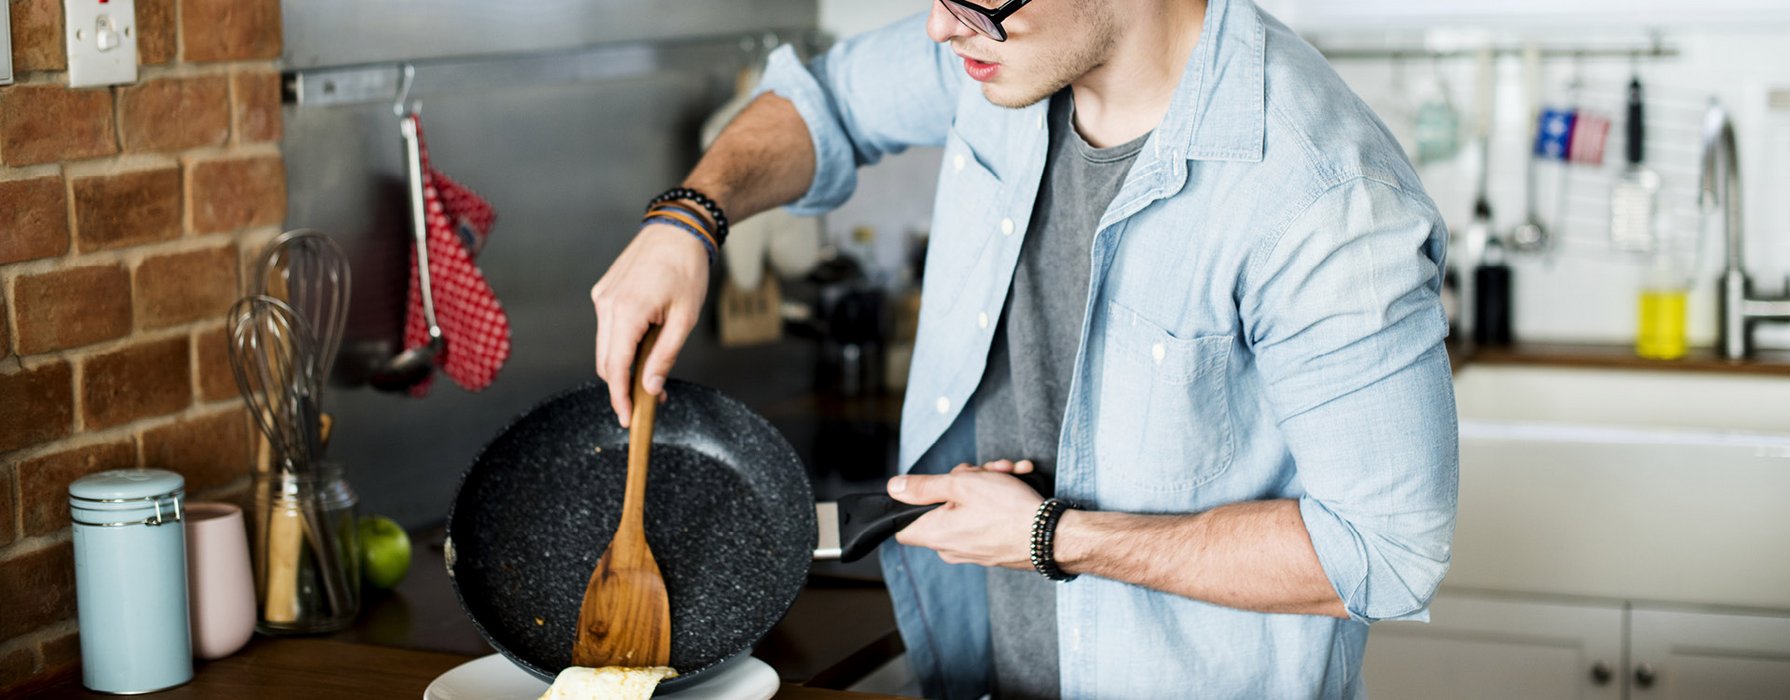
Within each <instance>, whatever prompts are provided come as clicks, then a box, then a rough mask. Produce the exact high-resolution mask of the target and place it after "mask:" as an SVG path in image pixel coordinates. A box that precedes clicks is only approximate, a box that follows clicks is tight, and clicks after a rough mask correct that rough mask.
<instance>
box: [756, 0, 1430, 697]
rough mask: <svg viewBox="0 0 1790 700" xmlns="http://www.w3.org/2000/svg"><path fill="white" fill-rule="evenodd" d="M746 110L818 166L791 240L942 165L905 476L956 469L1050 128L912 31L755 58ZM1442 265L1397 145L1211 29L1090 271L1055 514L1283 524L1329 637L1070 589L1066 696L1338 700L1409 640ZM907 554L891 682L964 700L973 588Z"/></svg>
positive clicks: (1231, 10) (1279, 56) (1256, 24)
mask: <svg viewBox="0 0 1790 700" xmlns="http://www.w3.org/2000/svg"><path fill="white" fill-rule="evenodd" d="M763 89H765V90H769V91H774V92H775V93H777V94H779V95H781V96H783V97H786V98H788V99H789V100H791V101H792V102H793V103H794V104H795V106H796V108H797V109H798V110H799V111H800V113H801V115H802V118H803V119H804V120H805V121H806V123H807V125H808V128H809V131H810V132H811V134H812V136H813V142H814V148H815V152H816V153H817V156H818V159H817V163H816V172H815V177H814V182H813V185H812V187H811V188H810V189H809V190H808V192H807V193H806V194H805V195H804V196H803V197H802V198H801V199H800V200H799V201H797V202H796V203H794V204H793V205H792V207H793V209H795V210H796V211H798V212H800V213H817V212H822V211H826V210H828V209H830V208H832V207H835V206H837V205H839V204H840V203H842V202H843V201H845V199H846V198H847V197H848V196H850V195H851V194H852V193H853V191H854V189H855V171H856V169H857V168H858V167H860V166H863V165H866V164H869V163H874V162H876V161H877V160H878V159H879V158H881V157H882V156H883V155H885V154H889V153H894V152H898V151H900V150H902V149H904V148H907V147H909V146H918V145H926V146H943V148H944V159H943V165H942V170H941V174H940V181H939V190H938V195H937V198H936V200H935V202H934V207H935V208H934V212H933V225H932V237H931V242H930V244H929V245H930V248H929V250H928V252H927V261H926V274H925V284H924V288H923V290H922V302H921V312H920V331H919V338H918V341H917V344H916V346H915V349H914V359H913V369H912V373H911V375H910V376H909V379H908V390H907V397H906V402H905V404H904V407H903V412H902V418H901V445H900V460H901V467H902V468H903V469H914V468H919V469H922V470H938V469H943V468H948V467H949V466H950V465H952V464H955V463H957V462H959V461H968V460H967V459H966V458H965V457H966V455H973V447H974V443H973V440H964V439H962V433H963V432H964V430H965V428H964V426H963V423H964V422H965V421H959V420H958V418H959V416H960V414H962V413H963V411H964V403H965V402H966V401H967V400H968V399H969V398H970V396H971V395H972V394H973V393H974V392H975V390H976V386H977V384H978V383H979V382H980V381H981V378H982V372H983V368H984V365H985V363H986V360H987V357H988V349H989V344H990V339H991V338H992V336H993V333H994V330H995V328H994V327H993V324H992V323H991V322H990V321H991V319H999V318H1000V316H1001V305H1002V304H1003V303H1004V301H1005V300H1006V298H1007V288H1008V284H1009V283H1010V282H1011V280H1012V278H1013V270H1014V266H1015V263H1016V261H1017V259H1018V257H1019V252H1020V241H1021V239H1022V238H1023V237H1024V236H1025V235H1026V231H1027V227H1028V225H1029V223H1030V221H1029V219H1030V217H1031V215H1032V209H1033V201H1034V198H1035V196H1036V195H1037V190H1038V186H1039V182H1040V180H1041V174H1042V171H1043V168H1044V159H1045V147H1046V143H1047V134H1046V133H1045V112H1046V110H1047V108H1048V104H1047V102H1041V103H1039V104H1035V105H1032V106H1030V107H1026V108H1023V109H1017V110H1014V109H1006V108H1002V107H998V106H995V105H993V104H991V103H989V102H988V101H987V100H986V99H984V98H983V96H982V93H981V91H980V90H979V88H978V85H977V83H975V82H974V81H971V80H970V79H969V78H968V77H967V76H965V75H964V73H963V70H962V68H961V62H960V61H959V60H958V59H957V58H956V56H955V55H953V54H952V52H951V51H950V49H949V48H948V47H946V46H941V45H938V44H935V43H933V42H932V41H931V40H929V39H928V38H927V36H926V34H925V31H924V27H923V18H920V17H915V18H912V19H909V20H906V21H902V22H900V23H897V24H895V25H892V26H889V27H887V28H884V29H881V30H877V31H873V32H869V33H867V34H864V35H860V36H857V37H853V38H851V39H848V40H846V41H844V42H841V43H840V44H839V45H837V46H835V47H833V48H832V49H831V50H830V51H828V52H827V53H826V54H825V55H823V56H821V57H819V58H818V59H816V60H814V61H813V62H811V63H809V64H807V65H803V64H802V63H801V62H799V61H798V60H796V58H795V57H794V55H793V54H792V53H790V52H788V51H787V50H785V51H782V52H779V53H778V54H777V55H775V56H774V57H773V60H772V62H771V66H770V68H769V70H768V71H767V73H766V77H765V84H764V86H763ZM1446 238H1447V232H1446V230H1445V229H1444V227H1443V223H1442V217H1441V215H1440V214H1438V213H1437V211H1436V208H1435V205H1434V203H1433V202H1431V201H1430V199H1429V197H1428V196H1427V195H1425V194H1424V192H1423V188H1422V187H1421V186H1420V185H1419V183H1418V180H1417V176H1416V174H1415V173H1414V172H1413V171H1412V169H1411V167H1410V165H1409V163H1408V162H1407V161H1406V159H1405V157H1404V154H1403V151H1402V150H1401V149H1400V148H1399V146H1398V144H1397V142H1396V141H1395V140H1394V138H1393V137H1392V135H1391V134H1390V133H1389V132H1388V131H1387V130H1386V128H1385V127H1384V125H1382V124H1381V123H1380V121H1379V120H1378V119H1377V118H1376V117H1375V116H1374V114H1373V113H1372V111H1371V110H1369V109H1368V107H1367V105H1365V104H1363V103H1362V102H1361V100H1360V99H1359V98H1357V97H1356V96H1355V95H1354V94H1353V93H1352V92H1350V90H1349V89H1348V87H1347V86H1345V85H1344V83H1343V81H1342V80H1341V79H1340V78H1339V77H1338V76H1337V75H1336V74H1335V72H1334V71H1332V70H1331V68H1330V67H1329V65H1328V64H1326V63H1325V61H1324V59H1323V57H1322V56H1320V55H1319V54H1318V52H1317V51H1315V50H1314V49H1313V48H1312V47H1311V46H1310V45H1309V44H1307V43H1305V42H1304V41H1303V40H1301V39H1300V38H1299V37H1298V36H1297V35H1295V34H1294V33H1293V32H1292V31H1291V30H1289V29H1288V28H1287V27H1286V26H1285V25H1282V24H1280V23H1279V22H1278V21H1276V20H1274V19H1273V18H1271V17H1269V16H1267V15H1266V14H1264V13H1262V12H1261V11H1260V10H1258V9H1257V8H1256V7H1255V6H1254V5H1253V4H1251V3H1250V2H1249V1H1248V0H1211V2H1210V6H1209V8H1208V11H1207V16H1206V22H1205V24H1204V27H1203V29H1202V30H1201V35H1200V38H1199V43H1198V45H1197V47H1196V48H1195V49H1194V52H1193V55H1192V57H1191V58H1190V59H1189V61H1188V63H1187V66H1186V70H1185V73H1184V75H1183V77H1182V79H1181V82H1180V85H1179V86H1178V87H1177V88H1176V92H1175V95H1174V98H1173V101H1172V103H1171V106H1170V107H1169V110H1168V113H1167V115H1166V116H1165V117H1164V119H1163V121H1162V123H1161V124H1160V125H1159V126H1158V127H1157V129H1156V130H1155V132H1154V133H1153V134H1152V135H1151V136H1150V138H1149V140H1148V141H1147V143H1146V144H1145V145H1144V148H1143V151H1142V152H1141V153H1140V154H1139V155H1138V159H1137V161H1136V163H1135V164H1134V165H1133V166H1132V168H1131V172H1130V174H1129V176H1128V177H1127V179H1126V182H1125V184H1124V185H1123V187H1122V188H1121V189H1120V191H1119V194H1118V196H1117V197H1115V198H1114V199H1113V202H1112V204H1111V205H1110V206H1109V207H1108V209H1107V211H1106V213H1105V215H1104V216H1103V217H1102V219H1101V222H1100V229H1099V231H1098V232H1097V234H1096V236H1095V238H1094V244H1093V247H1092V249H1091V250H1090V251H1089V255H1090V256H1091V268H1092V273H1091V280H1090V288H1089V293H1088V301H1087V308H1086V312H1085V314H1084V319H1083V322H1082V337H1081V344H1080V349H1079V351H1078V355H1077V359H1076V368H1075V373H1074V378H1073V381H1072V384H1071V389H1070V399H1069V405H1068V406H1067V409H1066V412H1065V417H1064V423H1063V431H1062V436H1061V438H1060V443H1059V449H1058V454H1059V457H1058V465H1057V495H1058V496H1060V497H1063V498H1067V499H1070V500H1072V501H1075V502H1077V503H1079V504H1081V505H1083V506H1085V507H1087V508H1090V509H1095V510H1104V511H1122V512H1131V513H1197V512H1201V511H1205V510H1209V509H1211V508H1215V507H1217V506H1221V505H1224V504H1228V503H1235V502H1239V501H1252V500H1263V499H1296V500H1297V501H1298V502H1299V510H1300V514H1301V515H1302V516H1303V518H1304V524H1305V527H1306V529H1307V531H1308V532H1309V533H1310V535H1311V541H1312V544H1313V546H1314V547H1315V549H1316V551H1317V555H1318V560H1319V561H1320V563H1321V564H1322V566H1323V569H1324V572H1325V574H1326V575H1327V576H1328V577H1329V579H1330V583H1331V584H1332V585H1333V586H1334V587H1335V590H1336V594H1337V596H1338V597H1339V598H1340V599H1341V600H1342V601H1343V603H1344V605H1345V606H1346V607H1347V609H1348V612H1349V615H1350V619H1347V620H1344V619H1336V618H1330V617H1319V616H1309V615H1271V614H1263V613H1257V612H1246V611H1241V610H1234V609H1230V608H1224V607H1220V606H1217V605H1213V604H1210V603H1205V602H1201V601H1197V600H1192V599H1189V598H1184V597H1179V596H1175V595H1170V594H1166V593H1160V592H1155V591H1151V590H1147V589H1144V588H1141V587H1139V586H1135V585H1131V584H1126V583H1120V582H1117V581H1112V580H1107V579H1102V578H1097V577H1091V576H1083V577H1081V578H1079V579H1076V580H1075V581H1072V582H1069V583H1066V584H1063V585H1062V586H1061V588H1060V589H1059V594H1058V596H1057V609H1056V615H1057V619H1058V649H1059V654H1060V657H1059V665H1060V667H1061V672H1062V690H1063V694H1064V696H1066V697H1075V698H1093V697H1100V698H1127V699H1136V698H1180V697H1253V698H1292V697H1323V698H1344V697H1357V696H1360V695H1361V694H1362V688H1361V673H1360V670H1361V662H1362V653H1363V649H1364V647H1365V645H1366V641H1367V630H1368V623H1371V622H1374V621H1376V620H1384V619H1397V618H1408V619H1427V605H1428V602H1429V599H1430V596H1431V595H1432V594H1433V593H1434V591H1435V589H1436V586H1437V584H1438V583H1439V582H1440V581H1441V579H1442V575H1443V574H1444V572H1446V571H1447V569H1448V561H1449V541H1450V539H1451V537H1452V535H1453V530H1454V516H1455V505H1456V485H1457V474H1458V450H1457V445H1456V426H1455V414H1454V398H1453V394H1452V382H1451V379H1450V373H1449V364H1448V356H1447V353H1446V351H1445V350H1444V347H1443V343H1442V341H1443V338H1444V336H1445V335H1446V333H1447V322H1446V319H1445V317H1444V315H1443V312H1442V307H1441V304H1440V300H1439V298H1440V297H1439V295H1440V290H1441V286H1442V264H1443V249H1444V242H1445V240H1446ZM953 433H954V434H955V435H956V437H955V438H953V437H952V434H953ZM1025 456H1026V455H1013V458H1015V459H1019V458H1024V457H1025ZM929 554H930V553H929V552H925V551H923V550H921V551H914V550H911V549H909V548H905V547H900V546H891V547H886V548H885V552H884V555H883V560H884V564H885V573H886V574H887V576H888V578H889V581H890V589H891V593H892V595H893V596H894V598H895V600H896V604H897V608H898V611H899V614H900V617H901V626H902V632H903V636H904V637H905V638H906V640H907V643H908V647H909V649H910V658H911V659H912V660H913V661H914V665H915V668H916V670H917V671H918V672H919V673H920V674H921V676H922V678H923V680H924V681H925V684H926V688H927V690H928V692H929V694H933V695H941V696H949V697H975V696H977V695H979V694H980V693H981V692H984V691H983V690H982V689H981V688H980V687H979V686H978V684H981V683H985V682H986V675H985V674H986V658H987V650H986V647H987V634H988V632H987V629H986V625H987V623H986V619H985V617H986V607H985V605H986V604H985V601H984V600H983V598H982V597H983V596H984V593H983V590H982V588H981V583H980V582H981V574H980V572H979V571H978V570H966V568H965V567H948V566H945V565H943V564H942V563H940V562H938V560H937V559H936V557H931V556H928V555H929ZM972 568H973V567H972ZM1195 575H1199V572H1195ZM1230 575H1231V573H1230V572H1212V573H1211V576H1213V577H1228V576H1230ZM978 615H980V616H982V617H978ZM978 625H980V627H978ZM978 674H983V675H978Z"/></svg>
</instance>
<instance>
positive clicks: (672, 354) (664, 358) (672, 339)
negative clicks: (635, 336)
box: [642, 312, 696, 398]
mask: <svg viewBox="0 0 1790 700" xmlns="http://www.w3.org/2000/svg"><path fill="white" fill-rule="evenodd" d="M695 325H696V319H694V318H690V317H688V316H687V315H686V314H683V313H679V312H672V313H670V314H667V315H666V318H665V324H664V325H663V326H660V327H659V341H658V342H657V343H655V344H654V345H653V354H652V355H649V356H648V357H647V358H646V364H645V366H644V367H643V368H642V374H644V375H646V376H645V378H644V383H645V384H646V390H647V392H648V393H651V394H658V395H660V397H661V398H663V394H661V390H663V389H664V388H665V377H666V376H668V375H670V374H671V365H672V364H673V363H675V362H677V354H678V351H680V350H682V349H683V348H684V341H685V340H687V339H689V337H690V330H691V329H692V328H694V327H695Z"/></svg>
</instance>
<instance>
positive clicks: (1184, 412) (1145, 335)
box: [1094, 303, 1236, 493]
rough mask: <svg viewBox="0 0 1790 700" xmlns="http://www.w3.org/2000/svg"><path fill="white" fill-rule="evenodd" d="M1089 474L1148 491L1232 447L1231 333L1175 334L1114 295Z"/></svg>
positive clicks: (1222, 459)
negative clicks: (1229, 370)
mask: <svg viewBox="0 0 1790 700" xmlns="http://www.w3.org/2000/svg"><path fill="white" fill-rule="evenodd" d="M1101 340H1102V342H1103V344H1104V347H1103V353H1102V358H1101V367H1100V372H1101V375H1100V396H1099V401H1100V403H1099V406H1098V410H1097V411H1095V416H1096V420H1095V435H1094V452H1095V460H1096V462H1097V464H1096V467H1095V473H1096V474H1097V475H1098V476H1097V478H1099V479H1101V480H1103V481H1104V480H1106V479H1108V478H1114V479H1117V480H1118V481H1120V482H1122V483H1123V484H1124V486H1125V487H1126V488H1130V489H1136V490H1139V491H1143V492H1151V493H1172V492H1182V491H1190V490H1193V489H1195V488H1197V487H1199V486H1200V485H1201V484H1204V483H1206V482H1208V481H1211V480H1212V479H1213V478H1215V477H1217V476H1218V475H1220V474H1223V473H1224V471H1225V470H1226V469H1228V468H1229V467H1230V465H1231V460H1232V457H1233V456H1234V454H1235V452H1236V444H1235V435H1234V431H1233V429H1232V422H1233V419H1232V415H1231V414H1232V411H1231V405H1230V403H1231V401H1230V395H1229V393H1230V392H1229V386H1228V379H1227V377H1228V374H1229V372H1228V371H1227V370H1228V365H1229V363H1230V355H1231V348H1232V346H1233V344H1234V341H1235V338H1234V336H1231V335H1208V336H1197V337H1191V338H1189V337H1180V336H1177V335H1175V334H1172V333H1170V332H1168V331H1167V330H1164V329H1163V328H1161V327H1160V326H1157V325H1155V324H1154V323H1152V322H1150V321H1149V320H1147V319H1145V318H1144V317H1142V316H1139V315H1138V314H1137V313H1135V312H1133V311H1132V310H1131V309H1128V308H1126V307H1125V306H1122V305H1120V304H1117V303H1114V304H1111V305H1110V306H1109V307H1108V315H1107V320H1106V324H1105V328H1104V331H1103V335H1102V338H1101Z"/></svg>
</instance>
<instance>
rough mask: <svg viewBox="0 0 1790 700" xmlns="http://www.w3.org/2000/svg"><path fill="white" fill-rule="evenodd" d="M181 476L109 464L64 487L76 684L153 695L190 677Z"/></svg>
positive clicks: (106, 690)
mask: <svg viewBox="0 0 1790 700" xmlns="http://www.w3.org/2000/svg"><path fill="white" fill-rule="evenodd" d="M185 488H186V480H185V479H183V478H181V476H180V475H179V474H175V473H174V472H168V471H162V470H159V469H117V470H113V471H107V472H100V473H97V474H91V475H88V476H85V477H82V478H80V479H77V480H76V481H75V482H74V483H73V484H69V486H68V508H69V515H70V517H71V518H72V519H73V520H74V540H75V596H76V603H77V605H79V610H80V626H81V685H84V686H87V688H88V689H89V690H93V691H97V692H101V693H118V694H136V693H152V692H155V691H158V690H164V689H167V688H172V687H174V686H177V685H180V684H182V683H185V682H187V681H189V680H192V678H193V651H192V641H191V638H190V637H189V636H188V624H189V623H188V620H187V598H186V595H187V588H186V529H185V527H184V526H183V525H182V523H181V519H182V513H181V506H182V501H183V500H184V499H185Z"/></svg>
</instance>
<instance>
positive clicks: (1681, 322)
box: [1635, 215, 1702, 360]
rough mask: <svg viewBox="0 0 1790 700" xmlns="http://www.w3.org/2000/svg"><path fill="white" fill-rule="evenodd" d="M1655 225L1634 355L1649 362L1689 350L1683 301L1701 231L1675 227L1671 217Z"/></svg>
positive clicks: (1693, 273)
mask: <svg viewBox="0 0 1790 700" xmlns="http://www.w3.org/2000/svg"><path fill="white" fill-rule="evenodd" d="M1654 225H1655V229H1654V237H1653V240H1654V245H1653V249H1652V250H1651V251H1650V252H1649V253H1648V255H1647V263H1646V266H1647V267H1646V272H1644V273H1643V276H1642V282H1641V298H1640V304H1639V307H1640V314H1639V318H1638V320H1639V324H1637V326H1636V329H1637V332H1636V333H1635V354H1636V355H1639V356H1641V357H1644V358H1647V359H1650V360H1676V359H1680V358H1682V357H1684V355H1685V351H1686V350H1688V349H1689V339H1688V338H1687V331H1686V327H1687V326H1688V325H1689V319H1688V318H1687V317H1688V316H1689V311H1690V310H1689V304H1687V303H1686V299H1687V298H1688V297H1689V296H1690V291H1691V282H1692V281H1693V280H1694V279H1695V277H1696V270H1697V263H1698V260H1699V248H1700V246H1699V243H1700V241H1701V240H1702V231H1701V229H1700V228H1697V227H1680V226H1674V225H1673V221H1672V218H1671V217H1669V216H1663V215H1662V216H1660V217H1659V219H1658V220H1657V221H1655V224H1654Z"/></svg>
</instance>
